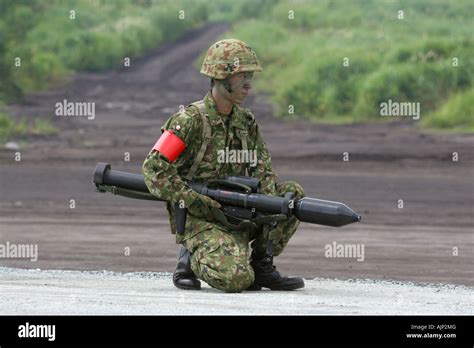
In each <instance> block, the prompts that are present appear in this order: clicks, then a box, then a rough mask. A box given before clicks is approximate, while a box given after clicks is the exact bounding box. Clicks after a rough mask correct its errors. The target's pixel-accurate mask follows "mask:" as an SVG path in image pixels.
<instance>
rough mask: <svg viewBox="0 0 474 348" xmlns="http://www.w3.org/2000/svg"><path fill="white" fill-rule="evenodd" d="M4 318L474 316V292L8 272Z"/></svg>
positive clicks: (318, 281) (0, 307)
mask: <svg viewBox="0 0 474 348" xmlns="http://www.w3.org/2000/svg"><path fill="white" fill-rule="evenodd" d="M0 276H1V278H2V301H1V302H0V313H2V314H6V315H9V314H37V315H58V314H63V315H131V314H141V315H156V314H159V315H182V314H184V315H196V314H199V315H254V314H258V315H267V314H268V315H344V314H362V315H377V314H416V315H436V314H438V315H451V314H458V315H463V314H464V315H465V314H471V315H472V314H473V313H474V302H473V299H474V290H473V289H472V288H466V287H464V286H448V285H423V286H420V285H416V284H413V283H407V282H404V283H402V282H388V281H373V280H350V281H343V280H332V279H324V278H314V279H306V280H305V282H306V287H305V288H304V289H301V290H298V291H292V292H278V291H270V290H264V291H257V292H243V293H240V294H225V293H222V292H221V291H218V290H215V289H213V288H210V287H208V286H206V285H205V286H204V287H203V289H202V290H201V291H176V289H175V288H174V287H173V285H172V283H171V274H170V273H160V272H159V273H155V272H134V273H115V272H107V271H103V272H98V271H96V272H78V271H39V270H18V269H12V268H3V267H2V268H0Z"/></svg>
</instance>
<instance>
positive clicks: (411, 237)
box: [0, 24, 474, 289]
mask: <svg viewBox="0 0 474 348" xmlns="http://www.w3.org/2000/svg"><path fill="white" fill-rule="evenodd" d="M226 29H227V26H226V25H224V24H223V25H210V26H206V27H204V28H201V29H198V30H194V31H192V32H189V33H187V34H186V35H184V36H183V37H182V38H180V39H179V40H177V41H176V42H173V43H170V44H168V45H166V46H164V47H161V48H160V49H157V50H156V51H154V52H150V54H149V55H147V56H146V57H144V58H141V59H137V60H132V65H131V67H130V68H124V69H123V70H120V71H111V72H106V73H101V74H96V73H94V74H91V73H87V74H86V73H80V74H77V75H75V76H74V77H73V78H72V80H71V81H70V83H68V84H67V85H65V86H63V87H62V88H58V89H55V90H51V91H47V92H44V93H38V94H34V95H30V96H28V97H26V98H25V99H24V100H23V101H22V102H21V103H20V104H18V105H13V106H10V107H9V112H10V113H12V114H15V115H18V116H21V115H31V116H38V117H44V118H48V119H50V120H51V121H52V122H54V124H55V125H56V126H57V127H58V128H59V129H60V132H59V134H58V135H57V136H55V137H52V138H41V137H36V138H30V139H28V142H27V143H26V144H24V145H23V147H22V148H21V149H20V150H19V152H20V153H21V161H20V162H17V161H15V152H16V151H12V150H5V149H4V150H1V151H0V164H1V178H0V185H1V186H0V196H1V201H0V223H1V230H0V244H2V243H6V242H7V241H8V242H10V243H17V244H20V243H25V244H37V245H38V251H39V257H38V261H37V262H31V261H29V260H23V259H8V260H6V259H1V260H0V265H1V266H7V267H18V268H41V269H63V270H64V269H66V270H102V269H106V270H111V271H127V272H128V271H163V272H171V271H172V270H173V268H174V266H175V263H176V250H177V246H176V245H175V244H174V240H173V237H172V236H171V235H170V234H169V228H168V225H167V218H166V215H165V210H164V206H163V204H162V203H152V202H143V201H134V200H129V199H125V198H120V197H114V196H112V195H106V194H99V193H95V192H94V190H93V186H92V183H91V180H92V171H93V169H94V167H95V164H96V163H97V162H109V163H111V165H112V168H114V169H118V170H126V171H133V172H140V167H141V163H142V161H143V159H144V158H145V156H146V154H147V153H148V151H149V149H150V147H151V146H152V145H153V144H154V142H155V141H156V139H157V137H158V136H159V134H160V131H159V128H160V126H161V125H162V123H163V122H164V120H165V119H166V118H167V117H169V116H170V115H171V114H172V113H173V112H175V111H177V110H178V108H179V105H181V104H188V103H190V102H192V101H194V100H198V99H200V98H201V97H202V96H203V95H204V94H205V93H206V91H207V89H208V85H209V84H208V81H207V80H206V79H205V78H203V77H202V76H200V75H199V73H198V71H197V70H196V67H195V60H196V59H197V57H198V56H199V54H200V53H201V52H202V51H203V50H204V49H205V48H207V47H208V46H209V45H210V44H211V43H212V42H214V41H215V40H216V39H217V38H218V37H220V35H222V34H223V32H224V31H225V30H226ZM260 54H261V55H262V54H264V52H260ZM257 78H258V77H257ZM64 99H66V100H68V101H81V102H84V101H85V102H95V105H96V115H95V118H94V119H93V120H88V119H87V118H85V117H56V116H54V110H55V104H56V103H57V102H62V101H63V100H64ZM247 104H248V106H249V107H250V108H251V109H252V110H253V112H254V114H255V115H256V116H257V119H258V122H259V125H260V128H261V130H262V133H263V136H264V138H265V139H266V141H267V143H268V146H269V148H270V150H271V153H272V157H273V162H274V169H275V170H276V171H277V173H279V175H280V180H288V179H292V180H296V181H299V182H300V183H301V184H302V185H303V187H305V189H306V193H307V195H309V196H314V197H318V198H322V199H330V200H336V201H342V202H345V203H347V204H348V205H350V206H351V207H352V208H353V209H355V210H356V211H357V212H358V213H360V214H362V216H363V220H362V223H360V224H354V225H351V226H347V227H344V228H341V229H331V228H325V227H319V226H312V225H309V224H302V225H301V229H300V230H299V231H298V232H297V234H296V235H295V237H294V238H293V239H292V241H291V242H290V244H289V246H288V248H287V250H286V252H285V253H284V254H283V255H282V256H280V257H278V258H277V259H276V264H277V265H278V267H279V269H280V270H281V271H282V272H284V273H291V274H292V275H302V276H305V277H330V278H340V279H349V278H370V279H394V280H403V281H416V282H431V283H453V284H463V285H468V286H473V285H474V272H473V267H472V265H473V264H474V262H473V261H474V256H473V255H474V253H473V251H474V241H473V221H472V217H473V207H474V185H473V180H472V177H473V174H474V170H473V168H474V151H473V149H474V147H473V146H474V136H473V135H463V134H443V135H439V134H431V133H427V132H422V131H420V130H419V129H418V128H417V127H416V124H415V122H414V121H405V122H400V121H399V122H391V123H379V124H372V125H364V124H355V125H342V126H332V125H316V124H310V123H308V122H306V121H296V120H286V121H283V120H280V119H276V118H274V117H273V116H272V106H271V105H270V104H269V102H268V99H267V98H266V97H265V96H264V95H262V94H257V95H256V96H254V97H251V98H250V100H249V101H248V103H247ZM422 117H423V116H422ZM344 152H347V153H348V154H349V161H343V153H344ZM453 152H456V153H458V155H459V160H458V161H453V160H452V157H453ZM127 155H129V157H130V160H129V161H126V157H127ZM71 200H73V201H71ZM399 200H403V208H399ZM72 204H74V208H72ZM333 242H336V243H342V244H343V243H346V244H360V245H364V247H365V257H364V260H363V261H357V260H356V259H355V258H328V257H325V246H326V245H331V244H332V243H333ZM126 248H130V249H129V250H130V255H125V252H124V251H125V250H126ZM127 250H128V249H127ZM169 285H170V289H171V286H172V285H171V283H170V284H169Z"/></svg>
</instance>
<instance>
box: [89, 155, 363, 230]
mask: <svg viewBox="0 0 474 348" xmlns="http://www.w3.org/2000/svg"><path fill="white" fill-rule="evenodd" d="M93 182H94V184H95V186H96V188H97V189H98V191H100V192H111V193H113V194H116V195H120V196H124V197H129V198H135V199H145V200H157V201H162V199H160V198H157V197H155V196H153V195H152V194H151V193H150V192H149V190H148V188H147V186H146V184H145V181H144V179H143V175H141V174H133V173H127V172H121V171H117V170H112V169H111V167H110V165H109V164H107V163H98V164H97V166H96V168H95V171H94V180H93ZM187 185H188V186H189V187H190V188H192V189H193V190H194V191H196V192H198V193H200V194H203V195H206V196H208V197H211V198H212V199H214V200H216V201H218V202H219V203H220V204H221V205H222V208H221V209H215V211H214V215H215V216H216V219H217V220H218V221H219V222H222V223H229V224H230V225H231V226H233V227H235V228H238V227H239V226H240V227H245V226H248V223H256V224H258V223H260V222H261V223H269V222H270V221H272V219H273V220H274V221H277V220H282V219H283V218H288V217H290V216H292V215H293V216H295V217H296V218H297V219H298V220H300V221H303V222H308V223H312V224H317V225H324V226H333V227H341V226H345V225H348V224H350V223H353V222H358V221H360V220H361V216H360V215H358V214H357V213H355V212H354V211H353V210H352V209H351V208H349V207H348V206H347V205H345V204H343V203H339V202H333V201H326V200H322V199H316V198H310V197H304V198H299V199H295V198H294V194H293V193H291V192H288V193H286V194H285V196H284V197H276V196H270V195H264V194H260V193H259V185H260V183H259V181H258V179H256V178H252V177H247V176H228V177H224V178H221V179H217V180H211V181H209V182H206V183H199V182H187ZM174 208H175V215H176V229H177V231H178V233H183V232H184V226H185V222H186V209H185V208H182V207H180V206H179V204H178V203H175V205H174Z"/></svg>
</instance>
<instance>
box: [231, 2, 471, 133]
mask: <svg viewBox="0 0 474 348" xmlns="http://www.w3.org/2000/svg"><path fill="white" fill-rule="evenodd" d="M399 10H403V11H404V13H403V16H404V19H398V16H399V12H398V11H399ZM290 11H293V12H290ZM472 13H474V3H472V2H471V1H453V2H441V1H427V0H417V1H401V2H383V3H382V2H377V1H372V0H365V1H344V0H325V1H317V2H316V1H301V0H300V1H280V2H279V3H278V4H277V5H276V6H273V7H271V8H266V10H265V11H263V12H261V13H260V16H258V19H256V18H250V19H248V20H245V21H240V22H238V23H237V24H236V25H234V27H233V30H232V31H231V33H226V35H225V36H227V37H236V38H239V39H241V40H244V41H246V42H248V43H249V44H250V45H251V46H252V47H254V48H255V49H256V51H257V54H258V55H259V57H260V59H261V61H262V63H263V66H264V72H262V73H261V75H259V76H258V78H257V79H256V84H257V88H258V89H260V90H265V91H267V92H269V93H270V95H271V96H272V98H273V101H274V103H275V105H276V107H277V111H278V114H279V115H280V116H282V117H290V116H295V117H304V118H307V119H310V120H315V121H323V122H347V121H351V122H357V121H366V120H372V121H378V120H380V116H379V110H380V103H381V102H384V101H385V102H386V101H387V100H388V99H392V100H393V101H400V102H407V101H408V102H420V104H421V119H422V120H423V122H422V124H423V125H425V126H428V127H434V128H441V129H444V128H450V129H472V126H473V125H474V113H473V112H472V107H471V108H469V105H470V104H469V101H471V105H472V100H473V99H472V93H465V91H467V90H469V89H471V88H472V87H473V82H474V76H473V75H474V55H473V54H472V52H474V39H473V36H472V32H473V31H474V24H473V23H474V22H473V20H472ZM292 14H294V19H289V16H291V15H292ZM345 58H347V59H348V60H347V61H346V62H348V65H347V66H344V62H345V61H344V59H345ZM455 58H457V61H456V59H455ZM456 63H457V66H455V65H456ZM458 94H459V95H460V96H458ZM289 105H293V106H294V112H295V115H290V114H289V113H288V108H289ZM465 113H467V114H465Z"/></svg>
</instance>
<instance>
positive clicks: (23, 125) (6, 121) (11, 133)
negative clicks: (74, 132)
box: [0, 112, 58, 142]
mask: <svg viewBox="0 0 474 348" xmlns="http://www.w3.org/2000/svg"><path fill="white" fill-rule="evenodd" d="M30 123H31V124H28V122H27V118H26V117H22V118H20V120H18V121H14V120H12V119H11V118H10V117H8V116H7V115H5V114H4V113H1V112H0V141H1V142H3V141H7V140H9V139H11V138H15V137H19V136H31V135H33V136H35V135H54V134H57V133H58V130H57V128H56V127H54V126H53V125H52V124H51V122H50V121H48V120H45V119H42V118H36V119H34V120H32V121H31V122H30Z"/></svg>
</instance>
